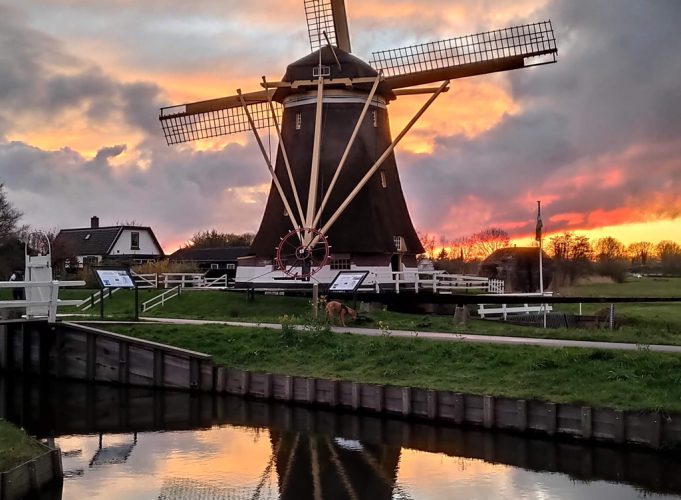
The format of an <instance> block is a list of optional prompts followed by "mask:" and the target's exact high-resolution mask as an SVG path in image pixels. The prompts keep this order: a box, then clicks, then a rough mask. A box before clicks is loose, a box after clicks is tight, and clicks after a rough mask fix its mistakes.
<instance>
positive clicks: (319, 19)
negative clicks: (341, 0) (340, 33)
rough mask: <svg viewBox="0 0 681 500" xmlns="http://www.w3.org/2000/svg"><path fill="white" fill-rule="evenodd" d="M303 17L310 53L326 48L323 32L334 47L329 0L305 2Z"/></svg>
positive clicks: (331, 10)
mask: <svg viewBox="0 0 681 500" xmlns="http://www.w3.org/2000/svg"><path fill="white" fill-rule="evenodd" d="M305 17H306V18H307V32H308V34H309V35H310V49H311V50H312V52H314V51H315V50H318V49H320V48H322V47H324V46H326V39H325V38H324V35H323V34H322V33H323V32H326V36H328V37H329V41H330V42H331V45H336V31H335V29H334V23H333V9H332V8H331V0H305Z"/></svg>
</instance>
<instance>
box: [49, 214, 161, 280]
mask: <svg viewBox="0 0 681 500" xmlns="http://www.w3.org/2000/svg"><path fill="white" fill-rule="evenodd" d="M52 246H53V252H54V253H55V254H57V253H58V254H60V255H63V256H64V257H66V258H68V260H69V261H68V263H67V264H66V267H68V268H71V269H73V268H75V267H79V268H80V267H83V265H84V264H87V265H97V264H99V263H100V262H102V260H104V259H106V260H120V261H126V262H129V263H133V264H141V263H143V262H148V261H155V260H159V259H161V258H163V256H164V253H163V249H162V248H161V245H160V244H159V242H158V240H157V239H156V236H155V235H154V232H153V231H152V229H151V228H150V227H145V226H106V227H99V217H92V218H91V219H90V227H87V228H76V229H62V230H61V231H59V234H58V235H57V237H56V238H55V240H54V243H53V245H52ZM73 259H75V262H74V261H73Z"/></svg>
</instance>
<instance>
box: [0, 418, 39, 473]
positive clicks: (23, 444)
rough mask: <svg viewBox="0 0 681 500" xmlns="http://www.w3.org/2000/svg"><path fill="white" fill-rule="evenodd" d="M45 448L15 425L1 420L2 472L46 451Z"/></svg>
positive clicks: (0, 453) (0, 452) (0, 462)
mask: <svg viewBox="0 0 681 500" xmlns="http://www.w3.org/2000/svg"><path fill="white" fill-rule="evenodd" d="M45 451H46V450H45V448H44V447H43V446H41V445H40V444H38V443H37V442H36V441H35V440H34V439H32V438H31V437H29V436H28V435H27V434H26V433H25V432H24V431H22V430H20V429H18V428H16V427H15V426H14V425H12V424H10V423H9V422H6V421H5V420H0V472H4V471H7V470H10V469H12V468H13V467H16V466H17V465H20V464H23V463H24V462H27V461H28V460H31V459H32V458H34V457H37V456H38V455H42V454H43V453H45Z"/></svg>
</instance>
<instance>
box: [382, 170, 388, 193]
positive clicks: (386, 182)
mask: <svg viewBox="0 0 681 500" xmlns="http://www.w3.org/2000/svg"><path fill="white" fill-rule="evenodd" d="M381 186H383V188H384V189H385V188H387V187H388V181H387V180H386V178H385V170H381Z"/></svg>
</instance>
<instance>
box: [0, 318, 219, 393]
mask: <svg viewBox="0 0 681 500" xmlns="http://www.w3.org/2000/svg"><path fill="white" fill-rule="evenodd" d="M0 370H5V371H18V372H22V373H26V374H36V375H50V376H56V377H61V378H70V379H77V380H87V381H92V382H109V383H119V384H123V385H133V386H143V387H156V388H172V389H192V390H194V389H195V390H203V391H212V390H213V362H212V358H211V357H210V356H208V355H206V354H201V353H198V352H193V351H188V350H186V349H179V348H176V347H171V346H167V345H163V344H158V343H155V342H149V341H146V340H141V339H135V338H132V337H126V336H125V335H119V334H116V333H111V332H107V331H104V330H99V329H96V328H90V327H86V326H81V325H74V324H71V323H59V324H56V325H50V324H48V323H47V322H44V321H20V322H8V323H4V324H0Z"/></svg>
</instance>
